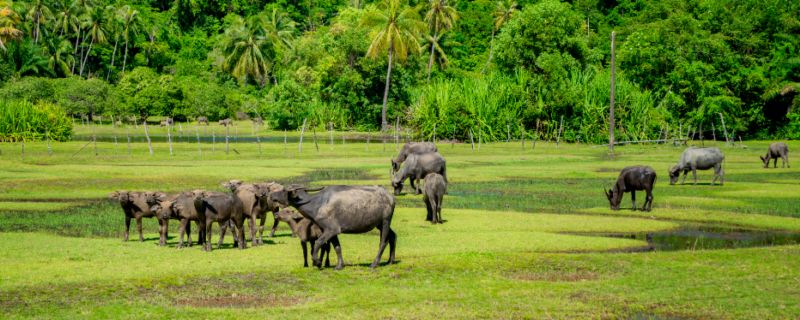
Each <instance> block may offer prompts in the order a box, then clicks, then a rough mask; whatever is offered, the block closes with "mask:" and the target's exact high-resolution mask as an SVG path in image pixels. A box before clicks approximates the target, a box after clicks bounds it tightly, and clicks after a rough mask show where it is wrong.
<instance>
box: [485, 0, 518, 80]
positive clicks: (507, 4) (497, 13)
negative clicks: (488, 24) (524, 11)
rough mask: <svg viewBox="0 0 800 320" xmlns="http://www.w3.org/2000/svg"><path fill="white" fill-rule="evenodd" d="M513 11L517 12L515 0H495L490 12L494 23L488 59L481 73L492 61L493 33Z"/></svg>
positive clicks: (509, 17)
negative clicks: (492, 10) (492, 9)
mask: <svg viewBox="0 0 800 320" xmlns="http://www.w3.org/2000/svg"><path fill="white" fill-rule="evenodd" d="M515 12H517V2H516V1H513V0H503V1H497V6H496V7H495V9H494V13H492V15H493V16H494V24H492V40H491V41H490V44H489V45H490V47H489V59H487V60H486V64H485V65H484V66H483V69H482V70H481V73H484V72H485V71H486V68H488V67H489V63H491V62H492V55H493V54H494V35H495V34H496V33H497V31H498V30H500V28H501V27H502V26H503V25H504V24H505V23H506V22H508V20H510V19H511V16H513V15H514V13H515Z"/></svg>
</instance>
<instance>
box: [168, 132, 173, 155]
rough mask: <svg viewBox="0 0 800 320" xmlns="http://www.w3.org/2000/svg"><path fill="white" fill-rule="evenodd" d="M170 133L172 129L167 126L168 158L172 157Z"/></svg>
mask: <svg viewBox="0 0 800 320" xmlns="http://www.w3.org/2000/svg"><path fill="white" fill-rule="evenodd" d="M170 131H172V129H170V127H169V126H167V143H169V156H170V157H171V156H172V134H171V133H170Z"/></svg>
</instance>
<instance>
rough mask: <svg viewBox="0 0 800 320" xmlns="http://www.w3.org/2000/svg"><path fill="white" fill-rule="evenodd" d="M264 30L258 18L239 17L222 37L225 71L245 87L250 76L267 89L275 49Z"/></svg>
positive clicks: (223, 67) (223, 66) (223, 68)
mask: <svg viewBox="0 0 800 320" xmlns="http://www.w3.org/2000/svg"><path fill="white" fill-rule="evenodd" d="M261 30H263V26H261V25H259V18H258V17H257V16H254V17H251V18H250V19H249V20H248V21H245V20H244V19H242V18H241V17H238V16H237V17H236V18H235V20H234V22H233V23H232V24H231V26H230V27H228V28H227V29H226V30H225V33H224V34H223V35H222V42H221V44H220V47H221V50H222V53H223V56H224V62H223V63H222V70H223V71H226V72H230V73H231V75H233V77H235V78H236V79H238V80H239V81H240V82H241V83H242V84H246V83H247V80H248V76H250V77H252V79H254V80H256V81H258V82H259V84H260V85H261V86H262V87H263V86H264V84H265V83H266V79H267V77H268V75H269V69H270V64H271V62H270V60H269V58H270V54H271V53H272V49H273V47H272V42H271V41H270V40H269V39H267V37H266V36H265V35H264V34H263V33H262V32H260V31H261Z"/></svg>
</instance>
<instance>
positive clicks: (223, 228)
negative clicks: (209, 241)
mask: <svg viewBox="0 0 800 320" xmlns="http://www.w3.org/2000/svg"><path fill="white" fill-rule="evenodd" d="M227 231H228V222H225V223H222V222H219V243H218V244H217V249H219V248H222V242H223V241H224V240H225V233H226V232H227ZM233 232H234V236H233V237H234V238H236V230H234V231H233Z"/></svg>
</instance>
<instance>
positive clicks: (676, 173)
mask: <svg viewBox="0 0 800 320" xmlns="http://www.w3.org/2000/svg"><path fill="white" fill-rule="evenodd" d="M680 176H681V170H680V168H679V167H678V166H672V168H669V184H671V185H674V184H675V183H676V182H678V178H679V177H680Z"/></svg>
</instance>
